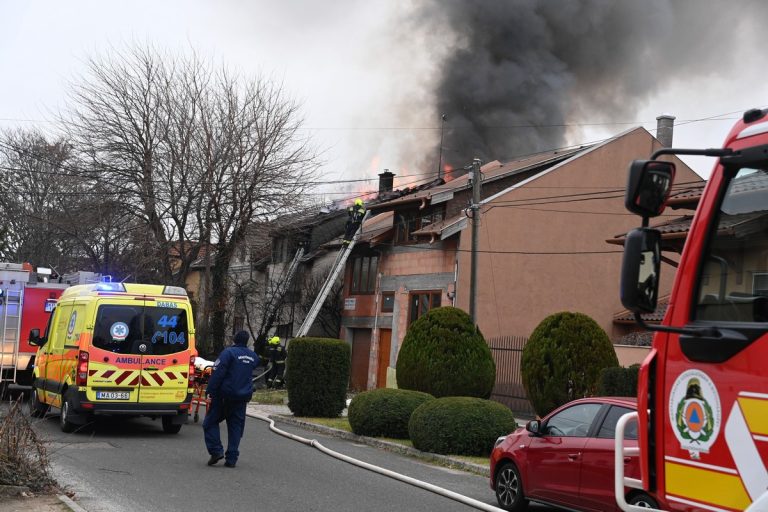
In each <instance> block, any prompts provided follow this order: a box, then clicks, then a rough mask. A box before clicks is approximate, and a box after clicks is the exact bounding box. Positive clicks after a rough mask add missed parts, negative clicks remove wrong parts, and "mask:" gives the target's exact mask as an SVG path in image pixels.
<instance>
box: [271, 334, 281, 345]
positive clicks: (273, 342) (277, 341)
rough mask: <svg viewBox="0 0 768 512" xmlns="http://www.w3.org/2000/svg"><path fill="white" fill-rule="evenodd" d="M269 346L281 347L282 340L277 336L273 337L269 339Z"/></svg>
mask: <svg viewBox="0 0 768 512" xmlns="http://www.w3.org/2000/svg"><path fill="white" fill-rule="evenodd" d="M269 344H270V345H279V344H280V338H279V337H277V336H272V337H271V338H269Z"/></svg>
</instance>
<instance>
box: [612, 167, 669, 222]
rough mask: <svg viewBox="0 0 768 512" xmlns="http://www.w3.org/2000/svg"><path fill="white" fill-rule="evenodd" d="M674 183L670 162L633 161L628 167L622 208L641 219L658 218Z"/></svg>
mask: <svg viewBox="0 0 768 512" xmlns="http://www.w3.org/2000/svg"><path fill="white" fill-rule="evenodd" d="M674 181H675V164H673V163H672V162H662V161H660V160H635V161H634V162H632V164H631V165H630V166H629V181H628V182H627V193H626V196H625V198H624V206H625V207H626V208H627V210H629V211H630V212H632V213H636V214H637V215H640V216H642V217H643V218H648V217H658V216H659V215H661V213H662V212H663V211H664V207H665V206H666V203H667V199H668V198H669V193H670V192H671V191H672V184H673V183H674Z"/></svg>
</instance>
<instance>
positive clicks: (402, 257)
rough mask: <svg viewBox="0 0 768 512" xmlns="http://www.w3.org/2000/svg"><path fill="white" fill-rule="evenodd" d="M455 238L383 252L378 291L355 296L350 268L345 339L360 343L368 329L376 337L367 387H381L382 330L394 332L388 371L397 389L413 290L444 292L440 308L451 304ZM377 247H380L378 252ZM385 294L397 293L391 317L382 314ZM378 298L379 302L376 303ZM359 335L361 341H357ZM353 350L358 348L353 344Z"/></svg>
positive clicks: (348, 273)
mask: <svg viewBox="0 0 768 512" xmlns="http://www.w3.org/2000/svg"><path fill="white" fill-rule="evenodd" d="M456 245H457V242H456V240H447V241H442V242H436V243H434V244H431V245H430V244H418V245H405V246H394V247H393V246H386V247H381V248H380V249H379V251H380V254H379V268H378V274H379V277H378V280H377V287H376V288H377V293H374V294H360V295H351V294H350V293H349V286H350V283H351V281H352V280H351V277H350V273H351V267H350V266H348V268H347V279H345V289H344V297H345V298H346V299H352V300H347V301H346V305H345V309H344V311H343V313H342V334H341V335H342V338H344V339H346V340H347V341H348V342H349V343H350V344H353V343H354V340H356V339H357V340H359V339H360V338H359V337H360V336H361V334H360V330H369V331H370V332H369V334H368V335H369V336H370V339H371V342H370V345H371V349H370V356H369V361H368V388H373V387H377V386H379V387H382V385H383V383H378V382H377V375H376V374H377V369H378V361H379V357H378V356H379V336H380V333H381V329H391V331H392V334H391V344H390V349H389V355H388V357H387V356H385V357H384V361H387V360H388V361H389V368H390V370H389V371H388V372H387V383H386V385H387V386H389V387H393V386H395V384H396V383H395V379H394V371H393V369H394V367H395V364H396V362H397V353H398V351H399V350H400V346H401V344H402V340H403V337H404V336H405V332H406V330H407V328H408V305H409V297H410V293H411V292H416V291H433V290H434V291H437V290H439V291H441V292H442V296H441V305H444V306H445V305H451V304H452V300H451V299H450V298H449V296H448V293H449V292H452V291H453V289H454V286H455V283H454V279H455V272H454V269H455V265H456ZM374 249H375V248H374ZM382 292H394V297H395V300H394V307H393V311H392V312H391V313H388V312H382V311H381V304H380V298H381V293H382ZM377 297H378V300H377ZM356 336H357V337H356ZM353 350H354V345H353Z"/></svg>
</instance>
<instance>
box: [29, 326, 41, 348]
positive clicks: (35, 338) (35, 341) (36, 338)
mask: <svg viewBox="0 0 768 512" xmlns="http://www.w3.org/2000/svg"><path fill="white" fill-rule="evenodd" d="M42 341H43V340H42V339H41V338H40V329H32V330H31V331H29V344H30V345H32V346H35V347H39V346H40V345H42V344H43V343H42Z"/></svg>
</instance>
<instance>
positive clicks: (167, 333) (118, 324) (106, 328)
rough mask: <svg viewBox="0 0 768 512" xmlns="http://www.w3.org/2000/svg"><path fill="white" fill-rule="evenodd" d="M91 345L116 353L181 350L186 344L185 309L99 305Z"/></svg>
mask: <svg viewBox="0 0 768 512" xmlns="http://www.w3.org/2000/svg"><path fill="white" fill-rule="evenodd" d="M93 345H94V346H95V347H98V348H101V349H104V350H109V351H110V352H115V353H117V354H143V355H152V354H154V355H165V354H173V353H175V352H182V351H184V350H186V349H187V348H188V347H189V333H188V332H187V312H186V311H185V310H183V309H178V308H161V307H144V306H113V305H104V306H99V309H98V313H97V314H96V325H95V326H94V328H93Z"/></svg>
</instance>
